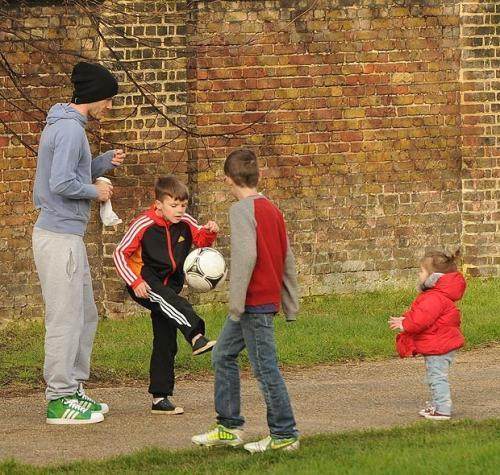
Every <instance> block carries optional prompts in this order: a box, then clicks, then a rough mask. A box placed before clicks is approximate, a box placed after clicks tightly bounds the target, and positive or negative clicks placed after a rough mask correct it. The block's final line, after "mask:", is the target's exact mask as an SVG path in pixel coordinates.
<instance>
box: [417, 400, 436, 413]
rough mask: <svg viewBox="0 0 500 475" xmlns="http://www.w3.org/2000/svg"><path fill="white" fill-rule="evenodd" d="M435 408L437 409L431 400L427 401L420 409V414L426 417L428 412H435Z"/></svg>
mask: <svg viewBox="0 0 500 475" xmlns="http://www.w3.org/2000/svg"><path fill="white" fill-rule="evenodd" d="M435 410H436V408H435V407H434V406H433V405H432V404H431V403H430V402H429V401H425V407H424V408H423V409H421V410H420V411H418V415H419V416H422V417H425V416H426V414H430V413H431V412H433V411H435Z"/></svg>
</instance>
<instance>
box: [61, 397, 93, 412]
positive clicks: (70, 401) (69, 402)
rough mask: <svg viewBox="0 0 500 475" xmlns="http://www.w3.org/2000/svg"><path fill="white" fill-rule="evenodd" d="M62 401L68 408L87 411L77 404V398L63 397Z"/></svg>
mask: <svg viewBox="0 0 500 475" xmlns="http://www.w3.org/2000/svg"><path fill="white" fill-rule="evenodd" d="M64 403H65V404H66V405H68V406H69V408H70V409H73V410H75V411H78V412H87V409H85V408H84V407H83V406H81V405H80V404H79V402H78V399H64Z"/></svg>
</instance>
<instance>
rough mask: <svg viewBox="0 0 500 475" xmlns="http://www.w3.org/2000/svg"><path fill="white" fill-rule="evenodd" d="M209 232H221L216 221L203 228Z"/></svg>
mask: <svg viewBox="0 0 500 475" xmlns="http://www.w3.org/2000/svg"><path fill="white" fill-rule="evenodd" d="M203 227H204V228H205V229H206V230H207V231H210V232H211V233H218V232H219V225H218V224H217V223H216V222H215V221H209V222H208V223H207V224H205V226H203Z"/></svg>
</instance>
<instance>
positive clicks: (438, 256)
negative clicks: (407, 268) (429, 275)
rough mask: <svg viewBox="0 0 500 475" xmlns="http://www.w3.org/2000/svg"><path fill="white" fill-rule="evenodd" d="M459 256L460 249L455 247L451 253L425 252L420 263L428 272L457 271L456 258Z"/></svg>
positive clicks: (445, 272) (446, 272)
mask: <svg viewBox="0 0 500 475" xmlns="http://www.w3.org/2000/svg"><path fill="white" fill-rule="evenodd" d="M459 257H460V249H457V250H456V251H455V252H454V253H453V254H446V253H444V252H440V251H429V252H426V253H425V255H424V257H422V260H421V261H420V263H421V264H422V266H423V267H424V268H425V269H427V270H428V271H429V272H440V273H442V274H448V273H450V272H457V270H458V268H457V260H458V259H459Z"/></svg>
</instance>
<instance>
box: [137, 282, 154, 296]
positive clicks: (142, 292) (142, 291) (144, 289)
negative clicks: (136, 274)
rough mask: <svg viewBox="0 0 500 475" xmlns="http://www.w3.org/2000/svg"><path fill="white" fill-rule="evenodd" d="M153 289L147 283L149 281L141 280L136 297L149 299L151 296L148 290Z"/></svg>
mask: <svg viewBox="0 0 500 475" xmlns="http://www.w3.org/2000/svg"><path fill="white" fill-rule="evenodd" d="M150 290H151V287H150V286H149V285H148V284H147V282H141V283H140V284H139V285H138V286H137V287H136V288H135V289H134V294H135V296H136V297H138V298H140V299H147V298H148V297H149V294H148V292H149V291H150Z"/></svg>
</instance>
